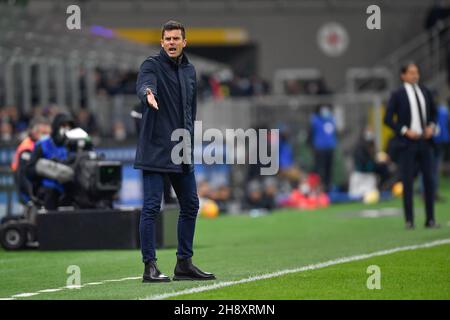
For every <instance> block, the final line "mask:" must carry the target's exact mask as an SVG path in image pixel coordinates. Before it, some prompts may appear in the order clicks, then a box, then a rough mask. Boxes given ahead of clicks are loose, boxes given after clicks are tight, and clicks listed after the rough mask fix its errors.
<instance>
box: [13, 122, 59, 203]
mask: <svg viewBox="0 0 450 320" xmlns="http://www.w3.org/2000/svg"><path fill="white" fill-rule="evenodd" d="M50 132H51V127H50V122H49V121H48V120H47V119H45V118H35V119H33V120H32V121H31V123H30V126H29V129H28V135H27V137H26V138H25V139H24V140H23V141H22V142H21V143H20V144H19V146H18V147H17V149H16V152H15V153H14V157H13V160H12V162H11V169H12V171H13V172H14V179H15V183H16V186H17V190H18V196H19V200H20V201H21V202H22V203H27V202H28V201H30V200H31V194H32V190H33V184H32V182H31V181H30V180H29V179H28V178H27V176H26V172H25V171H26V166H27V164H28V162H29V161H30V159H31V153H32V152H33V150H34V145H35V143H36V142H37V141H38V140H40V139H42V138H45V137H47V136H49V135H50Z"/></svg>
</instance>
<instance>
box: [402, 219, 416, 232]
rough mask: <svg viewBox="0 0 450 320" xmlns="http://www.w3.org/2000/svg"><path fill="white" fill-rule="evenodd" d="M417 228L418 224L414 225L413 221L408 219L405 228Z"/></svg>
mask: <svg viewBox="0 0 450 320" xmlns="http://www.w3.org/2000/svg"><path fill="white" fill-rule="evenodd" d="M415 228H416V226H415V225H414V223H413V222H411V221H407V222H406V223H405V229H406V230H414V229H415Z"/></svg>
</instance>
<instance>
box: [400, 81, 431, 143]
mask: <svg viewBox="0 0 450 320" xmlns="http://www.w3.org/2000/svg"><path fill="white" fill-rule="evenodd" d="M403 85H404V86H405V89H406V94H407V95H408V100H409V108H410V111H411V124H410V126H409V128H406V127H403V128H402V134H405V132H406V130H407V129H410V130H412V131H414V132H415V133H417V134H419V135H422V134H423V133H424V132H423V130H422V125H421V124H420V114H419V107H420V108H421V109H422V116H423V122H424V125H425V126H426V123H427V112H426V110H427V109H426V102H425V97H424V95H423V93H422V90H420V87H419V86H418V85H417V84H414V85H412V84H410V83H406V82H405V83H404V84H403ZM413 86H414V87H413ZM414 88H415V89H416V92H417V96H418V97H419V102H420V106H417V99H416V95H415V94H414Z"/></svg>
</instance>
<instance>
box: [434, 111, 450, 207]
mask: <svg viewBox="0 0 450 320" xmlns="http://www.w3.org/2000/svg"><path fill="white" fill-rule="evenodd" d="M436 118H437V119H436V133H435V135H434V137H433V140H434V142H435V144H436V148H435V166H434V183H435V190H436V193H435V196H436V200H442V197H441V195H440V194H439V172H440V167H441V163H442V159H443V156H444V153H445V151H446V150H448V148H449V147H450V146H449V142H450V134H449V121H450V118H449V112H448V106H447V105H445V104H441V105H439V107H438V108H437V116H436Z"/></svg>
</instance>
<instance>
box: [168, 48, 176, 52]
mask: <svg viewBox="0 0 450 320" xmlns="http://www.w3.org/2000/svg"><path fill="white" fill-rule="evenodd" d="M176 51H177V48H169V52H176Z"/></svg>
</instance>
